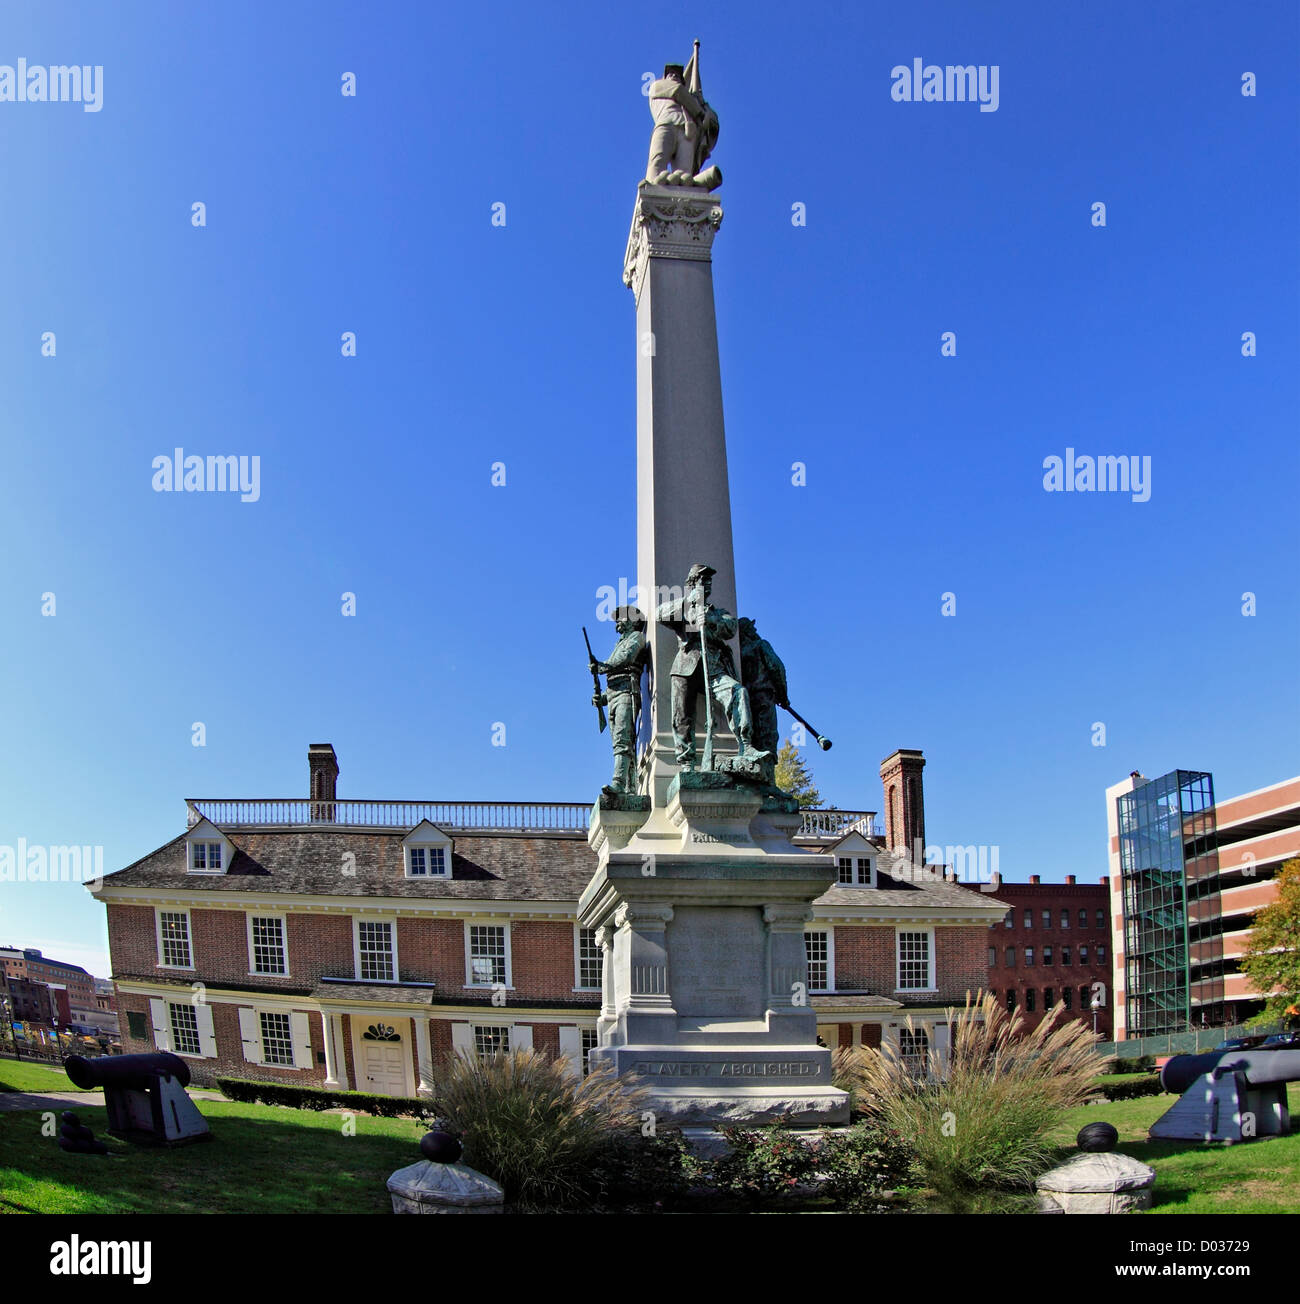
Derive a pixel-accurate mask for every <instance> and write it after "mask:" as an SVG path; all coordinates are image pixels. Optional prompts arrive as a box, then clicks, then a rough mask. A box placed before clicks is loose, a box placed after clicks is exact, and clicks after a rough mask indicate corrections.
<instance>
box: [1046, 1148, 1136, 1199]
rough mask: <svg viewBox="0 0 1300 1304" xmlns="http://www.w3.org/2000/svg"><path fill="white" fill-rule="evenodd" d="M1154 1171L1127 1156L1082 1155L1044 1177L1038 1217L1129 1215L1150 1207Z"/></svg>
mask: <svg viewBox="0 0 1300 1304" xmlns="http://www.w3.org/2000/svg"><path fill="white" fill-rule="evenodd" d="M1155 1180H1156V1173H1155V1169H1154V1168H1148V1167H1147V1166H1146V1164H1142V1163H1139V1162H1138V1161H1137V1160H1136V1159H1130V1158H1129V1157H1128V1155H1117V1154H1081V1155H1076V1156H1075V1157H1074V1158H1073V1159H1071V1160H1070V1161H1069V1162H1068V1163H1065V1164H1062V1165H1061V1166H1060V1167H1059V1168H1053V1169H1051V1170H1050V1171H1049V1172H1046V1173H1044V1174H1043V1175H1042V1176H1041V1177H1040V1178H1039V1179H1038V1181H1037V1182H1036V1183H1035V1186H1036V1187H1037V1188H1038V1212H1039V1213H1132V1212H1133V1211H1134V1210H1135V1209H1149V1208H1150V1207H1151V1188H1152V1186H1153V1185H1154V1184H1155Z"/></svg>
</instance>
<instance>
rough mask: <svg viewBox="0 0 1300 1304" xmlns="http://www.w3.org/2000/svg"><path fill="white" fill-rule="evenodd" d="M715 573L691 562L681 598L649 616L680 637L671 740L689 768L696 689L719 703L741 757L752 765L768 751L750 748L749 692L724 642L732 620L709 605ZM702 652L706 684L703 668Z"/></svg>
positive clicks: (675, 662)
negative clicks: (740, 679) (684, 593)
mask: <svg viewBox="0 0 1300 1304" xmlns="http://www.w3.org/2000/svg"><path fill="white" fill-rule="evenodd" d="M715 574H717V572H716V571H715V570H714V569H713V567H712V566H704V565H701V564H699V563H697V564H696V565H694V566H692V567H691V569H690V572H689V573H688V574H687V576H686V595H685V597H683V598H679V599H677V600H675V601H673V602H665V603H664V604H663V606H661V607H660V608H659V609H658V610H657V611H656V612H655V620H656V621H658V623H659V624H661V625H664V626H666V627H667V628H668V629H671V630H672V631H673V633H674V634H676V635H677V637H678V639H679V640H680V643H679V645H678V648H677V655H676V656H675V657H673V664H672V670H671V671H670V674H671V676H672V703H673V743H674V746H675V750H676V756H677V763H678V765H681V766H682V767H684V768H685V769H688V770H693V769H695V701H696V697H697V696H698V694H699V692H700V690H701V689H703V690H704V691H705V692H707V693H710V694H711V696H712V700H713V701H715V702H717V703H718V704H719V707H720V708H721V710H722V712H723V715H724V717H725V719H726V721H727V724H728V725H729V727H730V729H731V732H732V733H734V734H735V735H736V738H737V740H738V741H739V743H740V748H741V750H740V755H741V758H742V759H743V760H745V761H748V762H751V763H753V764H756V765H757V764H759V763H761V762H763V761H765V760H767V759H768V758H769V757H770V756H771V752H768V751H763V750H762V749H761V748H757V747H755V746H754V744H753V741H752V738H751V730H752V719H751V716H750V708H749V694H748V693H747V692H746V691H745V689H744V688H743V687H742V686H741V684H740V681H739V680H738V679H737V678H736V665H735V662H734V661H733V659H732V656H731V648H730V646H729V645H728V642H727V640H728V639H730V638H732V637H734V635H735V633H736V619H735V617H734V616H733V615H731V613H730V612H728V611H725V610H723V608H721V607H713V606H710V605H709V595H710V593H711V592H712V588H713V576H714V575H715ZM701 630H702V631H703V644H704V645H703V646H702V641H701ZM706 654H707V658H708V671H709V683H708V685H707V686H706V685H705V683H704V670H703V661H704V659H705V656H706Z"/></svg>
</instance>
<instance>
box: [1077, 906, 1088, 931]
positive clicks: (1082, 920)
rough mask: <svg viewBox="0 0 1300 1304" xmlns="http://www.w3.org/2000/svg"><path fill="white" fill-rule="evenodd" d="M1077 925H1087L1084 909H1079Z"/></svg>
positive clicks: (1086, 913)
mask: <svg viewBox="0 0 1300 1304" xmlns="http://www.w3.org/2000/svg"><path fill="white" fill-rule="evenodd" d="M1079 927H1080V928H1087V927H1088V912H1087V911H1086V910H1080V911H1079Z"/></svg>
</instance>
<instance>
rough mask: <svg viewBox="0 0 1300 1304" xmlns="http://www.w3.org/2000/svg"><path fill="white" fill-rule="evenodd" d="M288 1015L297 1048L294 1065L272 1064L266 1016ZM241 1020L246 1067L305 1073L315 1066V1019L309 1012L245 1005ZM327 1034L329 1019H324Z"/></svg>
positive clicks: (241, 1039)
mask: <svg viewBox="0 0 1300 1304" xmlns="http://www.w3.org/2000/svg"><path fill="white" fill-rule="evenodd" d="M263 1014H287V1015H288V1016H289V1036H290V1039H291V1043H292V1049H293V1063H292V1064H268V1063H267V1060H266V1047H265V1046H264V1045H263V1041H262V1015H263ZM238 1017H239V1040H240V1046H241V1050H240V1053H241V1055H242V1056H243V1060H244V1063H245V1064H260V1065H262V1066H263V1067H264V1068H268V1069H276V1070H278V1071H280V1072H293V1071H295V1070H298V1071H301V1070H304V1069H310V1068H313V1067H314V1061H313V1057H312V1048H311V1019H310V1016H309V1015H308V1013H307V1011H306V1010H287V1009H284V1008H283V1007H281V1006H260V1005H251V1006H250V1005H241V1006H240V1007H239V1012H238ZM324 1024H325V1028H324V1033H325V1036H327V1037H328V1036H329V1019H328V1016H326V1017H325V1018H324Z"/></svg>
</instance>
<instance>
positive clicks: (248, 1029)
mask: <svg viewBox="0 0 1300 1304" xmlns="http://www.w3.org/2000/svg"><path fill="white" fill-rule="evenodd" d="M239 1040H240V1041H242V1042H243V1043H244V1059H245V1060H247V1061H248V1063H249V1064H260V1063H261V1062H262V1021H261V1020H260V1019H259V1018H258V1017H257V1011H256V1010H250V1009H249V1008H248V1007H247V1006H244V1007H242V1008H241V1009H240V1011H239Z"/></svg>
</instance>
